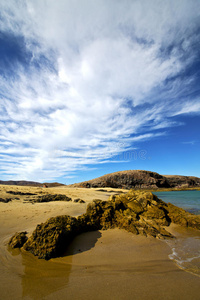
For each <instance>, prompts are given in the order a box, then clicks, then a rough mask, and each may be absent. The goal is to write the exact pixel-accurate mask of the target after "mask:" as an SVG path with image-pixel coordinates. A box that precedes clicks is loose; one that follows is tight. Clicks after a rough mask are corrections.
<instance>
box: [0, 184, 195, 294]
mask: <svg viewBox="0 0 200 300" xmlns="http://www.w3.org/2000/svg"><path fill="white" fill-rule="evenodd" d="M15 188H16V187H15ZM8 189H11V187H10V186H8ZM30 189H31V190H32V191H33V188H30ZM36 189H37V188H36ZM19 190H24V191H25V190H26V191H28V188H27V187H23V188H21V187H20V188H19ZM47 192H51V193H63V194H66V195H67V196H71V197H72V198H73V199H74V198H75V197H80V198H82V199H84V200H85V201H86V203H85V204H80V203H74V202H48V203H35V204H32V203H23V200H13V201H11V202H9V203H0V241H1V243H0V254H1V258H0V271H1V272H0V290H1V292H2V299H5V300H7V299H23V298H24V299H38V298H42V299H55V298H60V299H63V298H64V299H120V300H121V299H131V298H133V296H134V298H135V299H141V300H143V299H175V298H177V299H185V300H186V299H188V296H189V298H190V299H195V300H196V299H198V297H199V282H200V281H199V277H197V276H195V275H193V274H190V273H188V272H185V271H183V270H181V269H180V268H178V267H177V266H176V265H175V263H174V262H173V261H171V260H170V259H169V258H168V255H170V254H171V249H170V247H169V245H167V244H166V243H164V242H163V241H160V240H157V239H155V238H150V237H143V236H138V235H133V234H132V233H129V232H126V231H124V230H122V229H110V230H107V231H102V230H101V231H97V232H96V231H94V232H88V233H84V234H82V235H80V236H77V237H76V238H75V239H74V240H73V242H72V243H71V245H70V247H69V248H68V250H67V253H66V256H64V257H61V258H56V259H51V260H50V261H44V260H40V259H38V258H37V257H34V256H33V255H32V254H30V253H21V252H20V251H18V250H16V251H14V252H13V253H11V252H9V251H8V249H7V242H8V240H9V238H10V237H11V236H12V235H13V234H14V233H15V232H16V231H22V230H25V229H26V230H27V231H28V232H29V233H31V231H32V230H33V229H35V226H36V225H37V224H38V223H41V222H44V221H46V220H47V219H48V218H49V217H52V216H57V215H63V214H69V215H73V216H77V215H80V214H82V213H84V212H85V209H86V205H87V203H89V202H90V201H91V200H92V199H94V198H100V197H101V199H105V200H106V199H107V198H108V196H109V195H110V193H108V194H107V193H106V192H105V193H104V192H103V193H102V192H99V191H96V190H95V189H93V190H92V189H82V188H80V189H74V188H73V189H69V188H65V187H62V188H49V189H48V190H47ZM114 192H116V190H115V191H113V193H114ZM168 229H169V227H168ZM175 229H177V228H171V230H175Z"/></svg>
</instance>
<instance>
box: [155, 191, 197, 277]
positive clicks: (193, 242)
mask: <svg viewBox="0 0 200 300" xmlns="http://www.w3.org/2000/svg"><path fill="white" fill-rule="evenodd" d="M154 194H155V195H156V196H158V198H160V199H162V200H163V201H165V202H167V203H168V202H171V203H172V204H174V205H176V206H179V207H181V208H183V209H185V210H187V211H188V212H191V213H194V214H200V191H196V190H193V191H169V192H156V193H154ZM183 231H184V230H183ZM183 231H182V233H181V234H180V232H179V233H178V235H177V238H176V239H173V240H168V241H167V244H168V245H169V246H170V247H171V250H172V253H171V254H170V255H169V258H170V259H171V260H173V261H174V262H175V263H176V264H177V266H179V267H180V268H181V269H183V270H185V271H188V272H190V273H193V274H195V275H198V276H200V233H198V231H195V230H193V231H192V230H189V229H188V230H187V229H186V230H185V231H184V232H183ZM175 235H176V234H175Z"/></svg>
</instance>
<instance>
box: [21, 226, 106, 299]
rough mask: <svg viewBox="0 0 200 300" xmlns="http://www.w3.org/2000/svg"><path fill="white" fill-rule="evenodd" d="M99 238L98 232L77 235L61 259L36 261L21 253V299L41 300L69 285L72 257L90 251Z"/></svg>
mask: <svg viewBox="0 0 200 300" xmlns="http://www.w3.org/2000/svg"><path fill="white" fill-rule="evenodd" d="M100 237H101V233H100V232H99V231H93V232H87V233H83V234H80V235H78V236H77V237H76V238H75V239H74V240H73V241H72V243H71V244H70V245H69V247H68V249H67V250H66V252H65V254H64V255H63V256H62V257H59V258H55V259H50V260H48V261H46V260H44V259H38V258H37V257H35V256H33V255H32V254H30V253H22V264H23V266H24V275H23V276H22V289H23V292H22V293H23V294H22V297H25V298H26V297H28V299H34V300H38V299H43V298H45V297H47V296H48V295H50V294H53V293H54V292H56V291H58V290H61V289H63V288H64V287H66V286H67V285H68V283H69V279H70V274H71V272H72V268H73V255H77V254H80V253H81V252H84V251H88V250H90V249H92V248H93V247H94V246H95V244H96V242H97V240H98V239H99V238H100Z"/></svg>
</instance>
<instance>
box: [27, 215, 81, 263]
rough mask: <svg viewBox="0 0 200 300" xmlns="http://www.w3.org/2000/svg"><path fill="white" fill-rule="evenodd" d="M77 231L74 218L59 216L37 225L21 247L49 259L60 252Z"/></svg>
mask: <svg viewBox="0 0 200 300" xmlns="http://www.w3.org/2000/svg"><path fill="white" fill-rule="evenodd" d="M77 233H79V231H78V222H77V219H76V218H73V217H70V216H59V217H55V218H50V219H49V220H47V221H46V222H45V223H42V224H40V225H37V227H36V229H35V230H34V232H33V234H32V236H31V237H30V238H29V239H28V241H27V242H26V243H25V244H24V246H23V248H24V249H25V250H26V251H29V252H31V253H32V254H34V255H35V256H38V257H39V258H44V259H50V258H52V257H57V256H59V255H61V254H62V252H63V249H65V248H66V246H67V245H68V244H69V243H70V242H71V240H72V239H73V238H74V237H75V236H76V235H77Z"/></svg>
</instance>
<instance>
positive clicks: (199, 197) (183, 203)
mask: <svg viewBox="0 0 200 300" xmlns="http://www.w3.org/2000/svg"><path fill="white" fill-rule="evenodd" d="M153 194H155V195H156V196H157V197H158V198H160V199H162V200H163V201H165V202H170V203H172V204H174V205H176V206H178V207H181V208H183V209H185V210H186V211H188V212H190V213H193V214H195V215H200V191H195V190H193V191H169V192H155V193H153Z"/></svg>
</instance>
